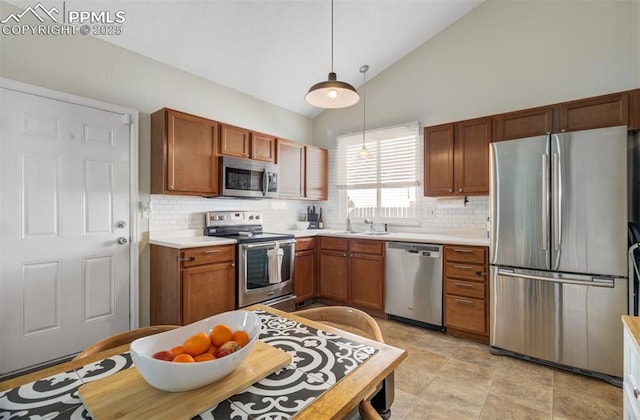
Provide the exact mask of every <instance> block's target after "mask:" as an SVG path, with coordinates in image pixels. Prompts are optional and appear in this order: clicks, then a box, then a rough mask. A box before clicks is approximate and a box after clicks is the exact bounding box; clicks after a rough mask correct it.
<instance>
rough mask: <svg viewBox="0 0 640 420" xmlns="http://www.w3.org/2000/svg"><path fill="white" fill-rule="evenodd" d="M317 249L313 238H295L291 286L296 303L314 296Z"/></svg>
mask: <svg viewBox="0 0 640 420" xmlns="http://www.w3.org/2000/svg"><path fill="white" fill-rule="evenodd" d="M317 261H318V250H317V247H316V239H315V238H300V239H297V240H296V256H295V260H294V263H293V288H294V292H295V294H296V303H302V302H304V301H305V300H307V299H313V298H315V297H316V271H317V268H318V267H317V266H318V264H317Z"/></svg>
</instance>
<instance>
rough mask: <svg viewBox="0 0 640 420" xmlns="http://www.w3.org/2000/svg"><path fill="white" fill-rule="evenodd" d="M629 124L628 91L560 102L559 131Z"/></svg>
mask: <svg viewBox="0 0 640 420" xmlns="http://www.w3.org/2000/svg"><path fill="white" fill-rule="evenodd" d="M618 125H626V126H628V125H629V92H621V93H614V94H611V95H604V96H596V97H593V98H589V99H582V100H579V101H571V102H564V103H562V104H560V131H577V130H588V129H591V128H602V127H613V126H618Z"/></svg>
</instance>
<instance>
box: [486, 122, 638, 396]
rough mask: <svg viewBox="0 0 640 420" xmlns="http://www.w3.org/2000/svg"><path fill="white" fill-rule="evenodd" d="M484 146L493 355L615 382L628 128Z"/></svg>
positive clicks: (624, 284) (619, 370) (622, 298)
mask: <svg viewBox="0 0 640 420" xmlns="http://www.w3.org/2000/svg"><path fill="white" fill-rule="evenodd" d="M630 142H631V140H629V143H630ZM490 147H491V150H490V167H491V172H490V185H491V188H490V216H491V241H490V263H491V281H490V294H491V310H490V313H491V316H490V317H491V329H490V330H491V331H490V345H491V347H490V349H491V352H492V353H494V354H506V355H511V356H516V357H521V358H525V359H528V360H533V361H537V362H542V363H546V364H551V365H554V366H557V367H561V368H565V369H568V370H572V371H576V372H579V373H583V374H587V375H591V376H595V377H599V378H601V379H604V380H606V381H608V382H610V383H613V384H615V385H617V386H621V385H622V376H623V365H622V361H623V339H622V323H621V316H622V315H626V314H628V313H630V309H629V302H630V300H629V296H630V294H629V280H628V252H627V251H628V245H627V241H628V230H627V229H628V217H629V216H630V215H628V201H627V196H628V189H627V178H628V173H627V148H628V135H627V127H626V126H621V127H610V128H602V129H595V130H586V131H575V132H567V133H559V134H548V135H544V136H536V137H530V138H524V139H516V140H509V141H502V142H496V143H492V144H491V146H490ZM631 294H633V289H631ZM631 311H632V310H631Z"/></svg>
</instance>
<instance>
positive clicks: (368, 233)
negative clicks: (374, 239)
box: [360, 231, 389, 235]
mask: <svg viewBox="0 0 640 420" xmlns="http://www.w3.org/2000/svg"><path fill="white" fill-rule="evenodd" d="M360 234H362V235H388V234H389V232H375V231H374V232H360Z"/></svg>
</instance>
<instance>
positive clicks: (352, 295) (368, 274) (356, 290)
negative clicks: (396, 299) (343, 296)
mask: <svg viewBox="0 0 640 420" xmlns="http://www.w3.org/2000/svg"><path fill="white" fill-rule="evenodd" d="M349 264H350V265H349V270H350V272H349V278H350V282H349V283H350V288H349V304H351V305H355V306H360V307H364V308H370V309H379V310H382V309H383V307H384V295H383V289H384V258H383V257H382V256H380V255H370V254H351V259H350V261H349Z"/></svg>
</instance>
